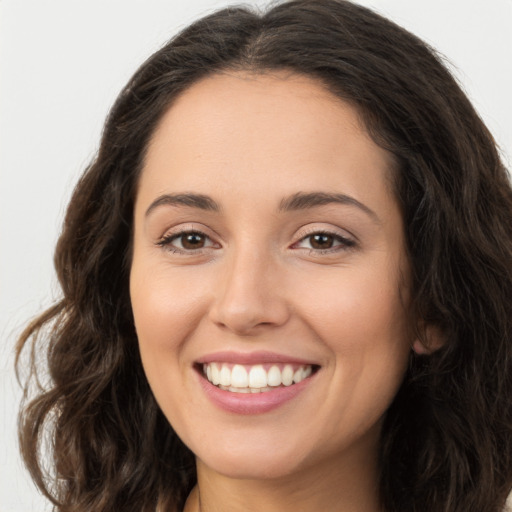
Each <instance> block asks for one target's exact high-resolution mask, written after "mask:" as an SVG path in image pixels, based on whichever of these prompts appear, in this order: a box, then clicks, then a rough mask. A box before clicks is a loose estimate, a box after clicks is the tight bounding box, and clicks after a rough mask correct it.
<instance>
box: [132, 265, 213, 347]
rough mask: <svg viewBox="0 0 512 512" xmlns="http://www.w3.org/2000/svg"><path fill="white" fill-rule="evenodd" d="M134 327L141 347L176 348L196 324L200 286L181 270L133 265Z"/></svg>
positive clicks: (199, 302)
mask: <svg viewBox="0 0 512 512" xmlns="http://www.w3.org/2000/svg"><path fill="white" fill-rule="evenodd" d="M130 294H131V301H132V308H133V314H134V318H135V327H136V329H137V335H138V338H139V343H140V345H141V350H143V349H144V348H145V346H146V345H147V346H152V347H153V348H155V349H161V350H170V349H172V350H176V346H177V345H179V344H180V340H183V339H185V338H186V337H187V335H188V334H189V332H190V330H191V329H193V328H194V326H195V325H196V320H197V319H198V317H199V316H200V309H201V305H202V303H203V302H204V298H203V297H202V293H201V288H200V287H199V288H198V287H197V286H194V284H193V282H191V281H190V279H188V278H187V276H186V275H183V272H181V274H180V273H177V272H176V273H173V272H172V271H170V270H167V271H165V272H162V271H159V270H158V269H156V268H149V269H139V268H138V266H137V265H136V264H134V266H133V267H132V272H131V279H130Z"/></svg>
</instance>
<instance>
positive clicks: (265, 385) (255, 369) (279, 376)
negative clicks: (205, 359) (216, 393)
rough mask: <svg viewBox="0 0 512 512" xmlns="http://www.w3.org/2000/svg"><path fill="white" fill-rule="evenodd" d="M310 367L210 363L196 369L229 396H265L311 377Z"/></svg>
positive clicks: (300, 365)
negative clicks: (256, 394) (257, 394)
mask: <svg viewBox="0 0 512 512" xmlns="http://www.w3.org/2000/svg"><path fill="white" fill-rule="evenodd" d="M318 369H319V366H317V365H313V364H291V363H290V364H282V363H278V364H254V365H246V364H231V363H224V362H210V363H203V364H200V365H198V371H200V373H202V375H203V377H204V378H206V380H208V382H210V383H211V384H213V385H214V386H216V387H218V388H220V389H222V390H224V391H230V392H232V393H266V392H268V391H272V390H274V389H278V388H284V387H290V386H293V385H294V384H298V383H299V382H302V381H303V380H305V379H307V378H308V377H310V376H311V375H313V374H314V373H315V372H316V371H317V370H318Z"/></svg>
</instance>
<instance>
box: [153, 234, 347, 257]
mask: <svg viewBox="0 0 512 512" xmlns="http://www.w3.org/2000/svg"><path fill="white" fill-rule="evenodd" d="M190 235H197V236H199V237H203V238H204V240H205V241H210V242H211V243H210V245H208V246H207V247H200V248H198V249H185V248H180V247H176V246H174V245H173V242H174V241H175V240H178V239H180V238H183V237H185V236H190ZM313 236H326V237H332V239H333V241H334V243H336V242H337V243H338V244H339V245H336V246H334V247H329V248H327V249H316V248H313V247H310V248H306V247H304V249H306V250H307V251H308V254H310V255H323V254H333V253H338V252H342V251H347V250H350V249H353V248H355V247H356V246H357V242H356V241H355V240H353V239H350V238H347V237H345V236H342V235H340V234H339V233H335V232H331V231H327V230H312V231H311V232H309V233H306V234H304V235H303V236H302V237H301V238H300V239H299V240H298V241H297V242H295V243H294V244H293V245H292V246H291V247H292V248H296V249H299V248H300V247H298V246H299V245H300V244H301V243H302V242H304V241H305V240H307V239H308V238H309V239H311V238H312V237H313ZM156 245H158V246H159V247H162V248H164V249H166V250H168V251H170V252H172V253H173V254H181V255H201V254H203V252H204V251H205V250H208V249H210V248H211V247H214V246H215V243H214V242H213V241H212V240H211V238H210V237H209V236H208V235H207V234H205V233H203V232H202V231H199V230H195V229H188V230H184V231H180V232H178V233H171V234H169V235H165V236H164V237H162V238H161V239H160V240H159V241H158V242H157V243H156Z"/></svg>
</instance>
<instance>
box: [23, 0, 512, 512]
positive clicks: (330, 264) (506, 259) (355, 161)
mask: <svg viewBox="0 0 512 512" xmlns="http://www.w3.org/2000/svg"><path fill="white" fill-rule="evenodd" d="M511 221H512V190H511V187H510V183H509V181H508V177H507V172H506V169H505V168H504V166H503V164H502V163H501V162H500V159H499V156H498V153H497V150H496V147H495V143H494V141H493V139H492V137H491V136H490V134H489V132H488V131H487V130H486V128H485V126H484V125H483V124H482V122H481V121H480V119H479V118H478V116H477V115H476V113H475V112H474V110H473V108H472V106H471V105H470V103H469V102H468V100H467V98H466V97H465V96H464V94H463V93H462V92H461V90H460V89H459V87H458V85H457V84H456V82H455V81H454V80H453V78H452V77H451V76H450V74H449V73H448V72H447V71H446V69H445V68H444V67H443V66H442V64H441V63H440V62H439V60H438V59H437V58H436V56H435V55H434V54H433V53H432V52H431V51H430V50H429V49H428V48H427V47H426V46H425V45H424V44H423V43H422V42H421V41H419V40H418V39H417V38H415V37H414V36H412V35H411V34H409V33H407V32H405V31H404V30H403V29H401V28H399V27H397V26H396V25H394V24H393V23H391V22H389V21H388V20H385V19H383V18H381V17H380V16H378V15H376V14H374V13H373V12H371V11H369V10H367V9H364V8H362V7H359V6H357V5H354V4H351V3H348V2H345V1H336V0H320V1H311V0H297V1H291V2H287V3H283V4H281V5H277V6H275V7H274V8H272V9H270V10H269V11H268V12H267V13H265V14H263V15H258V14H255V13H252V12H250V11H248V10H245V9H235V8H231V9H226V10H223V11H220V12H218V13H216V14H214V15H211V16H209V17H207V18H204V19H202V20H200V21H198V22H197V23H195V24H193V25H192V26H190V27H189V28H188V29H186V30H184V31H183V32H182V33H181V34H180V35H178V36H177V37H176V38H174V39H173V40H172V41H171V42H170V43H169V44H168V45H166V46H165V47H163V48H162V49H161V50H160V51H159V52H157V53H156V54H155V55H153V56H152V57H151V58H150V59H149V60H148V61H147V62H146V63H145V64H144V65H143V66H142V67H141V68H140V69H139V71H138V72H137V73H136V74H135V76H134V77H133V78H132V79H131V81H130V82H129V83H128V85H127V86H126V88H125V89H124V90H123V92H122V93H121V95H120V97H119V99H118V101H117V102H116V104H115V105H114V108H113V110H112V112H111V114H110V115H109V118H108V120H107V123H106V127H105V132H104V135H103V139H102V143H101V147H100V150H99V153H98V155H97V158H96V159H95V160H94V162H93V163H92V164H91V166H90V167H89V168H88V170H87V171H86V173H85V174H84V176H83V177H82V179H81V180H80V182H79V184H78V186H77V188H76V190H75V193H74V195H73V198H72V200H71V203H70V206H69V209H68V212H67V216H66V220H65V226H64V230H63V233H62V236H61V238H60V240H59V243H58V247H57V252H56V259H55V261H56V267H57V271H58V274H59V279H60V282H61V285H62V289H63V299H62V300H61V301H60V302H59V303H58V304H56V305H55V306H54V307H53V308H52V309H51V310H49V311H47V312H46V313H44V314H43V315H42V316H41V317H40V318H39V319H37V320H36V321H35V322H34V323H33V324H32V325H30V326H29V327H28V328H27V330H26V331H25V333H24V334H23V336H22V338H21V340H20V343H19V351H21V350H22V348H23V347H24V346H25V345H26V344H27V343H28V340H29V339H33V340H37V339H38V334H39V333H40V332H43V331H42V330H43V328H44V332H45V335H44V337H43V336H42V335H41V336H39V339H40V340H41V342H42V341H44V340H46V341H47V342H48V356H49V359H48V362H49V370H50V375H51V377H52V384H51V386H50V387H49V389H47V390H45V391H44V392H41V393H39V395H38V396H36V397H35V398H34V399H32V401H31V402H29V403H28V404H27V406H26V408H25V410H24V412H23V413H22V424H21V439H22V451H23V455H24V457H25V460H26V462H27V465H28V467H29V469H30V470H31V472H32V475H33V477H34V479H35V481H36V482H37V483H38V485H39V486H40V487H41V489H42V490H43V492H45V493H46V495H47V496H48V497H49V498H50V499H52V501H54V503H55V504H56V508H57V510H60V511H67V510H73V511H85V510H95V511H101V510H104V511H107V510H134V511H135V510H136V511H141V510H143V511H150V510H151V511H154V510H159V511H160V510H161V511H171V510H172V511H181V510H185V511H187V512H191V511H202V512H205V511H211V510H223V511H231V510H266V511H273V510H280V511H286V510H291V509H292V508H293V510H297V509H298V510H302V511H305V512H306V511H309V510H333V511H338V510H340V511H341V510H343V511H350V510H354V511H356V510H357V511H372V512H375V511H386V512H392V511H427V510H428V511H431V510H435V511H437V510H439V511H441V510H442V511H450V512H452V511H453V512H455V511H468V510H474V511H489V512H491V511H493V512H497V511H501V510H503V508H504V504H505V500H506V497H507V495H508V493H509V491H510V488H511V486H512V461H511V456H510V453H511V450H510V448H511V446H510V445H511V442H512V435H511V432H512V430H511V429H512V409H511V405H510V400H509V397H510V392H511V387H512V378H511V371H510V364H511V363H510V360H511V356H510V344H511V338H510V337H511V327H512V326H511V323H512V315H511V312H512V302H511V301H512V270H511V265H510V262H511V259H512V222H511ZM27 386H28V384H27ZM46 424H48V425H51V429H52V430H51V431H52V435H53V437H52V442H53V444H54V450H53V451H54V477H55V479H54V481H53V482H54V483H49V481H48V480H47V477H46V475H45V474H44V473H43V469H42V467H41V465H40V464H39V463H38V448H39V446H38V443H39V439H40V437H41V435H42V430H43V427H44V426H45V425H46Z"/></svg>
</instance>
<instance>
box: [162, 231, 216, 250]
mask: <svg viewBox="0 0 512 512" xmlns="http://www.w3.org/2000/svg"><path fill="white" fill-rule="evenodd" d="M157 245H159V246H160V247H165V248H166V249H168V250H169V251H171V252H175V253H183V254H194V253H195V252H196V251H201V249H209V248H215V247H216V244H215V243H214V242H213V241H212V239H211V238H210V237H209V236H208V235H205V234H204V233H201V232H200V231H182V232H181V233H176V234H171V235H167V236H164V237H163V238H162V239H161V240H159V241H158V243H157Z"/></svg>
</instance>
